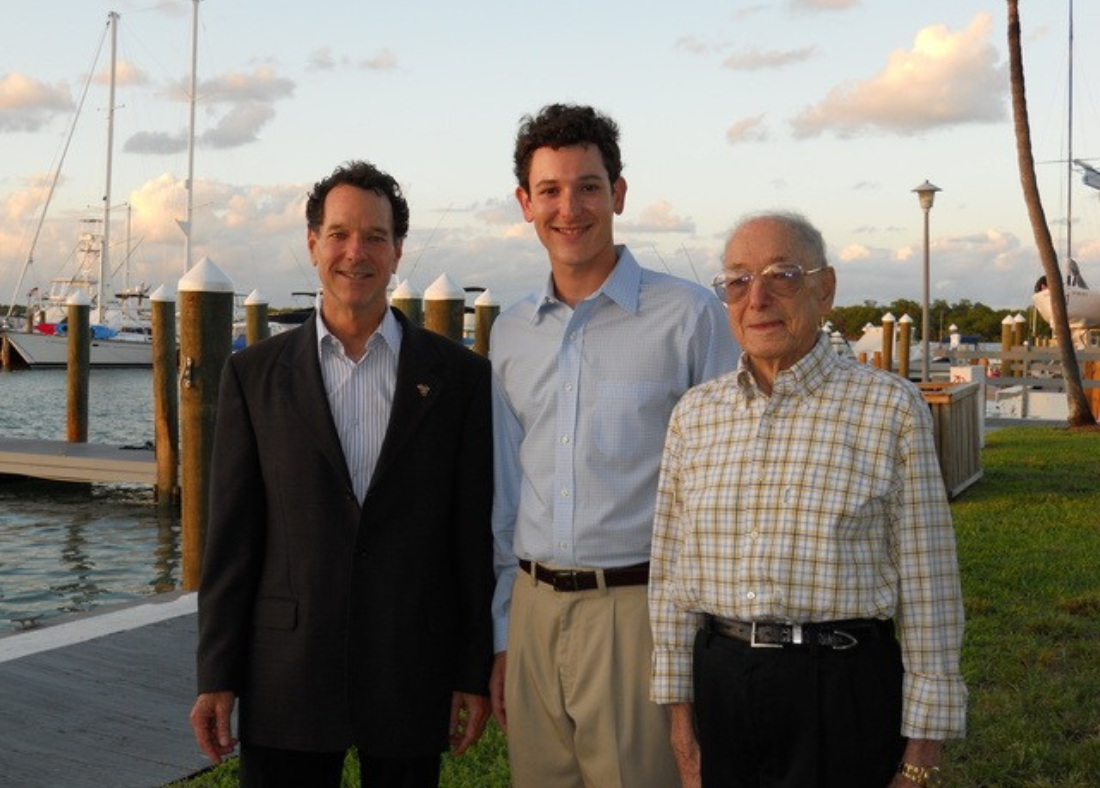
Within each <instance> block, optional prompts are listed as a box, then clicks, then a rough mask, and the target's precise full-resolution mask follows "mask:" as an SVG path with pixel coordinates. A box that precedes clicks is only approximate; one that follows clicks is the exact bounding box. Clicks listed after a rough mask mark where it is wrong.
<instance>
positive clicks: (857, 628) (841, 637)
mask: <svg viewBox="0 0 1100 788" xmlns="http://www.w3.org/2000/svg"><path fill="white" fill-rule="evenodd" d="M707 627H708V629H709V631H711V632H713V633H714V634H716V635H721V636H723V637H728V638H732V639H733V640H740V641H743V642H745V643H748V644H749V645H750V646H752V647H753V648H783V647H784V646H825V647H826V648H831V649H834V650H836V651H844V650H846V649H850V648H854V647H855V646H857V645H859V643H860V641H861V640H862V641H870V640H878V639H885V638H887V637H893V633H894V624H893V621H890V620H885V621H883V620H880V619H876V618H859V619H851V620H847V621H825V622H821V623H817V624H780V623H773V622H770V621H767V622H766V621H728V620H726V619H721V618H715V617H714V616H707Z"/></svg>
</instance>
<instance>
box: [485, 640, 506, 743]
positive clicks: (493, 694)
mask: <svg viewBox="0 0 1100 788" xmlns="http://www.w3.org/2000/svg"><path fill="white" fill-rule="evenodd" d="M507 659H508V652H507V651H501V652H499V653H498V654H497V655H496V656H495V657H494V658H493V673H492V675H491V676H489V698H490V700H491V701H492V702H493V716H494V717H496V718H497V725H499V726H500V729H501V730H502V731H504V732H505V733H507V732H508V709H507V708H506V707H505V705H504V671H505V667H506V665H505V662H506V661H507Z"/></svg>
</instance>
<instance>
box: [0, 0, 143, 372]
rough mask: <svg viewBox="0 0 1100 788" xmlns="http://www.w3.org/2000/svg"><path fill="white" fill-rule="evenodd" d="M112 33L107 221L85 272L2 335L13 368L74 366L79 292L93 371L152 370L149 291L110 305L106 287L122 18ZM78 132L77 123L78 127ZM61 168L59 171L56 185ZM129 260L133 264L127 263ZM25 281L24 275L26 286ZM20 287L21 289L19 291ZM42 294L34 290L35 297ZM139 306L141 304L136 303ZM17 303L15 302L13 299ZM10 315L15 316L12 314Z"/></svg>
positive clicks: (60, 282)
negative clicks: (84, 302)
mask: <svg viewBox="0 0 1100 788" xmlns="http://www.w3.org/2000/svg"><path fill="white" fill-rule="evenodd" d="M108 21H109V25H110V30H111V67H110V100H109V104H108V112H107V177H106V192H105V197H104V200H103V203H104V209H103V218H102V219H88V220H85V221H84V224H85V229H84V230H83V231H82V232H81V235H80V244H79V270H78V271H77V272H76V274H74V275H73V276H70V277H55V278H53V279H52V280H51V281H50V290H49V292H48V293H46V294H44V295H41V296H40V297H38V298H37V299H36V301H34V302H32V303H28V309H27V314H28V317H29V319H30V320H31V325H32V328H33V330H32V331H30V332H22V333H21V332H17V331H13V330H10V329H6V330H4V331H3V332H2V337H3V339H5V340H6V341H7V344H8V346H9V349H10V350H11V351H13V352H14V354H15V355H14V356H11V357H9V364H10V365H11V366H27V367H53V366H65V365H66V364H67V362H68V347H69V339H68V337H67V336H66V333H67V332H66V331H65V330H64V321H65V319H66V317H67V314H68V311H67V310H68V307H67V303H68V300H69V298H71V297H72V296H74V295H76V294H77V293H83V294H84V295H85V296H87V299H88V302H89V303H90V304H91V305H92V314H91V319H92V324H93V325H92V335H93V340H92V342H91V352H90V356H89V361H90V364H91V366H93V367H151V366H152V365H153V346H152V330H151V325H152V324H151V321H150V319H149V316H148V315H147V314H143V312H142V305H143V301H144V299H145V296H146V290H147V288H144V287H142V286H138V287H136V288H129V287H127V288H126V289H125V290H123V292H121V293H119V294H117V295H118V298H117V300H115V301H113V302H110V303H109V302H108V301H107V297H106V295H105V287H106V285H107V284H108V272H109V271H110V268H109V265H108V260H107V256H108V250H109V249H110V229H111V149H112V144H113V138H114V102H115V77H116V63H117V29H118V14H115V13H113V12H112V13H111V14H110V15H109V16H108ZM73 128H74V129H75V124H73ZM60 171H61V167H60V165H59V166H58V171H57V173H55V176H54V182H55V183H56V180H57V175H59V174H60ZM48 207H49V200H48V199H47V201H46V207H45V208H43V211H42V217H41V219H40V220H39V229H40V228H41V222H42V220H43V219H44V218H45V213H46V209H48ZM37 238H38V234H37V232H36V234H35V240H34V241H33V242H32V244H31V250H30V253H29V254H28V256H27V264H26V265H25V266H24V269H23V275H24V276H25V275H26V272H27V269H28V268H29V267H30V265H31V262H32V261H33V259H34V245H35V243H36V242H37ZM127 262H129V261H128V260H127ZM22 281H23V277H22V276H21V277H20V283H22ZM19 286H20V285H17V288H18V287H19ZM37 292H38V288H34V289H33V290H32V291H31V293H32V294H35V293H37ZM135 302H136V303H135ZM12 303H13V304H14V299H13V301H12ZM9 317H10V314H9Z"/></svg>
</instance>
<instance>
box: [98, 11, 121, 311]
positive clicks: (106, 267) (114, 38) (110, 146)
mask: <svg viewBox="0 0 1100 788" xmlns="http://www.w3.org/2000/svg"><path fill="white" fill-rule="evenodd" d="M107 20H108V23H109V24H110V25H111V82H110V90H109V91H108V96H107V185H106V191H105V192H104V194H103V240H102V241H101V243H100V250H99V282H98V284H97V288H98V289H97V296H96V322H98V323H102V322H103V304H104V302H105V300H106V299H105V298H104V297H103V287H104V283H105V282H106V281H107V274H108V272H109V271H110V270H111V268H110V264H109V263H110V261H109V259H108V256H109V254H110V248H111V164H112V158H113V155H114V148H115V71H116V68H115V64H116V62H117V59H118V13H116V12H115V11H111V12H110V13H109V14H108V15H107Z"/></svg>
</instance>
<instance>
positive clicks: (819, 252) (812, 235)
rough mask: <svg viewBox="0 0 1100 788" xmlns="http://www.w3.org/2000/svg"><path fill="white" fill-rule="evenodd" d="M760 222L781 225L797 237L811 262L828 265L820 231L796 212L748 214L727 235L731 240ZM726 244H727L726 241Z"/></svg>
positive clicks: (823, 240)
mask: <svg viewBox="0 0 1100 788" xmlns="http://www.w3.org/2000/svg"><path fill="white" fill-rule="evenodd" d="M760 220H767V221H772V222H778V223H779V224H782V225H783V226H784V227H786V228H787V229H788V230H790V231H791V232H793V233H794V234H795V235H797V236H798V240H799V241H801V242H802V245H803V246H805V247H806V251H807V252H809V254H810V256H811V257H812V258H813V261H812V262H814V263H816V264H817V265H821V266H827V265H829V259H828V257H826V254H825V238H824V237H823V236H822V235H821V231H820V230H818V229H817V228H816V227H814V226H813V224H812V223H811V222H810V220H809V219H807V218H806V217H805V216H804V215H802V214H801V213H798V212H797V211H761V212H759V213H752V214H748V215H746V216H743V217H741V219H739V220H738V222H737V224H736V225H734V228H733V231H732V232H731V233H730V234H729V237H730V238H732V237H733V236H734V235H736V234H737V233H738V232H739V231H740V230H741V228H742V227H744V226H745V225H747V224H750V223H752V222H757V221H760ZM726 243H727V244H728V243H729V241H728V239H727V242H726Z"/></svg>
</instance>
